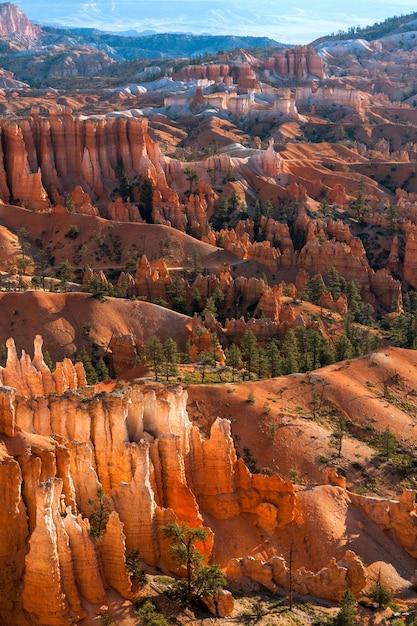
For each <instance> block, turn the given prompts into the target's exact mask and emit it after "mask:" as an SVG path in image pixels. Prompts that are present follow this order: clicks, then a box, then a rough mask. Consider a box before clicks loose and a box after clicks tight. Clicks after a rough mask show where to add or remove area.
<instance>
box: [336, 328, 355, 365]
mask: <svg viewBox="0 0 417 626" xmlns="http://www.w3.org/2000/svg"><path fill="white" fill-rule="evenodd" d="M334 352H335V359H336V361H346V360H347V359H351V358H352V356H353V346H352V344H351V342H350V339H349V338H348V337H347V336H346V334H345V333H343V335H340V336H339V337H338V338H337V339H336V342H335V345H334Z"/></svg>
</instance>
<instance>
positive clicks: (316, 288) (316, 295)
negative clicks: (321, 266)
mask: <svg viewBox="0 0 417 626" xmlns="http://www.w3.org/2000/svg"><path fill="white" fill-rule="evenodd" d="M324 293H326V285H325V284H324V282H323V278H322V276H321V274H317V276H313V278H311V279H310V280H309V281H308V283H307V294H308V299H309V300H310V302H312V303H313V304H316V305H319V304H320V300H321V297H322V295H323V294H324Z"/></svg>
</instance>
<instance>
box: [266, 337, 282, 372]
mask: <svg viewBox="0 0 417 626" xmlns="http://www.w3.org/2000/svg"><path fill="white" fill-rule="evenodd" d="M266 355H267V359H268V365H269V375H270V376H271V377H272V378H276V377H277V376H281V375H282V373H283V368H284V364H283V360H282V356H281V352H280V351H279V348H278V345H277V342H276V341H274V340H272V341H271V342H270V343H269V344H268V346H267V349H266Z"/></svg>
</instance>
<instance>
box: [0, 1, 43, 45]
mask: <svg viewBox="0 0 417 626" xmlns="http://www.w3.org/2000/svg"><path fill="white" fill-rule="evenodd" d="M40 34H41V29H40V28H39V26H35V24H33V23H32V22H31V21H30V20H29V19H28V18H27V17H26V15H25V14H24V13H23V12H22V11H21V10H20V9H19V8H18V7H17V6H16V5H15V4H12V3H11V2H3V3H0V38H1V37H5V38H8V39H12V40H14V41H16V42H19V43H22V44H23V45H28V46H30V45H33V44H35V43H36V42H37V41H39V37H40Z"/></svg>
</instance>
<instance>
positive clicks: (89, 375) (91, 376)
mask: <svg viewBox="0 0 417 626" xmlns="http://www.w3.org/2000/svg"><path fill="white" fill-rule="evenodd" d="M76 360H77V361H81V363H82V364H83V366H84V371H85V377H86V379H87V383H88V384H89V385H95V384H96V382H97V372H96V370H95V368H94V365H93V362H92V360H91V357H90V356H89V355H88V354H87V352H86V349H85V348H84V347H83V349H82V350H81V352H80V354H79V355H78V356H77V358H76Z"/></svg>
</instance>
